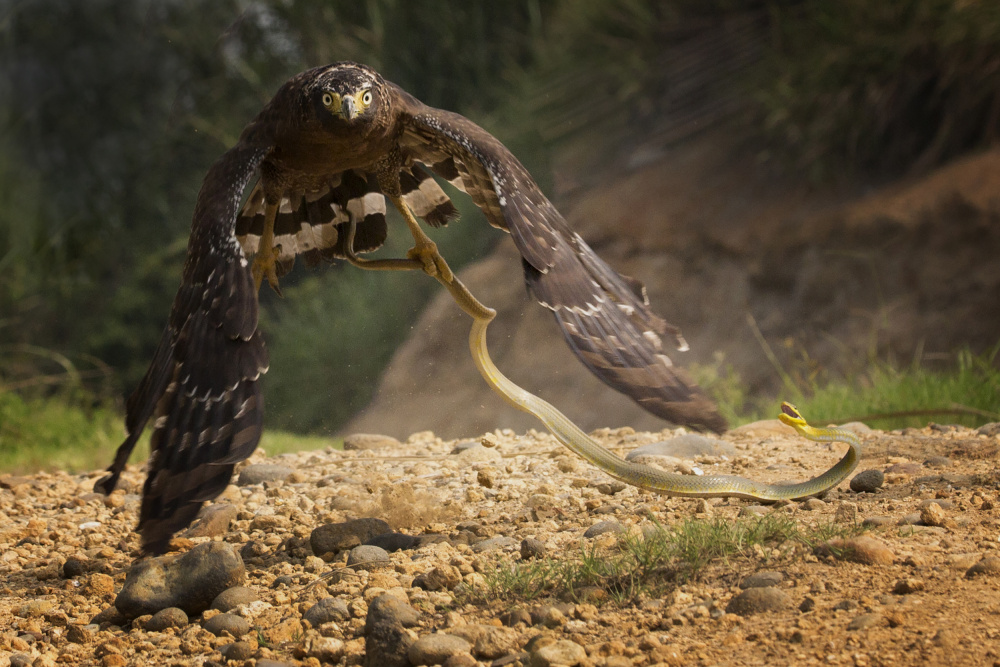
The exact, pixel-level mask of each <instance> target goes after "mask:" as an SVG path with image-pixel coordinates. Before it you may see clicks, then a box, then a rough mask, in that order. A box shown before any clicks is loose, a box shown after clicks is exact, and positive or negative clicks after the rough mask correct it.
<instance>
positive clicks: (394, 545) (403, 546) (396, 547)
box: [365, 533, 420, 553]
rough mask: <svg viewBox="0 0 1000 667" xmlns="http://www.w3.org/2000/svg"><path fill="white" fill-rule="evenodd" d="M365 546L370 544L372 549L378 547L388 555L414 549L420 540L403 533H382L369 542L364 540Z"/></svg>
mask: <svg viewBox="0 0 1000 667" xmlns="http://www.w3.org/2000/svg"><path fill="white" fill-rule="evenodd" d="M365 544H370V545H371V546H373V547H380V548H382V549H385V550H386V551H388V552H389V553H392V552H394V551H408V550H410V549H416V548H417V546H418V545H419V544H420V538H419V537H416V536H414V535H407V534H405V533H383V534H381V535H376V536H375V537H373V538H371V539H369V540H365Z"/></svg>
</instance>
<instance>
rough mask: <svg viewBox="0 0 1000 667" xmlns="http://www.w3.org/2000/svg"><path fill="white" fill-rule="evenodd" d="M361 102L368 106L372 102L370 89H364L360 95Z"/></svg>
mask: <svg viewBox="0 0 1000 667" xmlns="http://www.w3.org/2000/svg"><path fill="white" fill-rule="evenodd" d="M361 103H362V104H364V105H365V106H368V105H369V104H371V103H372V91H370V90H366V91H365V94H364V95H362V96H361Z"/></svg>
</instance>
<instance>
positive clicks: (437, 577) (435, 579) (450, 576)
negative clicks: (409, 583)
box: [413, 565, 462, 591]
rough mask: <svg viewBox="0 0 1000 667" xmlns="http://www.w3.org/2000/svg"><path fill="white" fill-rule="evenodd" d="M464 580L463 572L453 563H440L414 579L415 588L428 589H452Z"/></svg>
mask: <svg viewBox="0 0 1000 667" xmlns="http://www.w3.org/2000/svg"><path fill="white" fill-rule="evenodd" d="M461 581H462V573H461V572H459V571H458V568H456V567H455V566H453V565H438V566H437V567H435V568H434V569H433V570H431V571H430V572H426V573H424V574H421V575H418V576H417V577H415V578H414V579H413V587H414V588H422V589H424V590H426V591H450V590H451V589H453V588H455V586H458V584H459V583H460V582H461Z"/></svg>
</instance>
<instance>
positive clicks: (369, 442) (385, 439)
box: [344, 433, 403, 452]
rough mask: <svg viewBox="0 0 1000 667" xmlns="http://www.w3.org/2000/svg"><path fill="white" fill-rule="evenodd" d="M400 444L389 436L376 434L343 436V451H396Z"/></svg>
mask: <svg viewBox="0 0 1000 667" xmlns="http://www.w3.org/2000/svg"><path fill="white" fill-rule="evenodd" d="M402 446H403V445H402V443H401V442H400V441H399V440H397V439H396V438H394V437H392V436H391V435H380V434H378V433H351V434H350V435H345V436H344V451H345V452H350V451H365V450H369V449H398V448H400V447H402Z"/></svg>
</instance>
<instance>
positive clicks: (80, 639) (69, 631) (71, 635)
mask: <svg viewBox="0 0 1000 667" xmlns="http://www.w3.org/2000/svg"><path fill="white" fill-rule="evenodd" d="M66 639H67V641H70V642H72V643H73V644H89V643H90V642H92V641H94V633H93V632H92V631H91V630H90V629H89V628H87V627H86V626H84V625H71V626H69V627H68V628H66Z"/></svg>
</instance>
